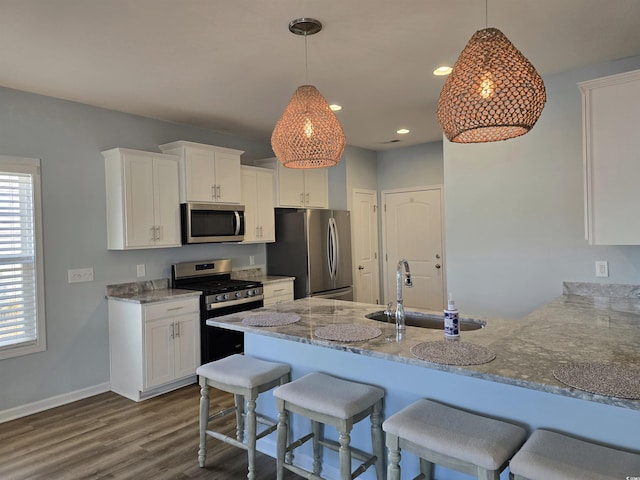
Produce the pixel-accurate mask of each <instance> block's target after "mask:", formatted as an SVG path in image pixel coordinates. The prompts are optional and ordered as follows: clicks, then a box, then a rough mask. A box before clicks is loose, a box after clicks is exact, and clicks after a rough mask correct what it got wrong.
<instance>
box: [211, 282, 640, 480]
mask: <svg viewBox="0 0 640 480" xmlns="http://www.w3.org/2000/svg"><path fill="white" fill-rule="evenodd" d="M576 293H579V294H576ZM635 293H636V292H635V291H633V292H631V295H630V296H631V298H626V299H625V298H618V297H615V298H613V297H608V296H603V295H602V293H601V292H593V291H591V290H590V286H589V285H588V284H587V285H586V286H585V285H584V284H565V294H564V295H562V296H560V297H558V298H557V299H556V300H554V301H553V302H551V303H549V304H548V305H545V306H543V307H541V308H539V309H538V310H536V311H534V312H532V313H531V314H529V315H528V316H526V317H525V318H523V319H520V320H503V319H493V318H491V319H483V320H485V321H486V327H485V328H482V329H479V330H474V331H463V332H461V341H462V342H469V343H472V344H475V345H478V346H481V347H486V348H487V349H489V350H490V351H492V352H493V353H494V354H495V359H494V360H492V361H490V362H488V363H483V364H480V365H471V366H451V365H443V364H439V363H432V362H427V361H424V360H421V359H419V358H417V357H415V356H414V355H413V354H412V353H411V347H412V346H414V345H416V344H419V343H422V342H430V341H438V340H442V338H443V332H442V331H441V330H433V329H426V328H418V327H407V329H406V333H405V334H404V336H403V338H398V337H397V336H396V331H395V325H394V324H393V323H391V324H386V323H384V322H377V321H375V320H370V319H367V318H365V315H366V314H368V313H372V312H374V311H377V310H380V309H381V308H380V306H379V305H368V304H361V303H354V302H341V301H335V300H324V299H316V298H306V299H300V300H296V301H293V302H289V303H284V304H280V305H277V306H274V307H270V308H264V309H259V310H255V311H253V312H250V313H251V314H253V315H255V314H257V313H259V312H263V313H293V314H297V315H299V316H300V320H299V321H298V322H296V323H292V324H289V325H286V326H279V327H252V326H247V325H245V324H243V322H242V320H243V318H245V317H247V312H244V314H236V315H229V316H226V317H219V318H216V319H213V320H210V324H212V325H216V326H219V327H224V328H229V329H233V330H241V331H244V332H245V351H246V353H247V354H250V355H255V356H257V357H260V358H265V359H269V360H276V361H282V362H286V363H289V364H290V365H291V366H292V374H293V378H297V377H300V376H302V375H304V374H306V373H308V372H310V371H324V372H326V373H329V374H333V375H336V376H340V377H343V378H346V379H351V380H356V381H362V382H367V383H371V384H374V385H378V386H381V387H383V388H385V390H386V396H385V412H384V414H385V417H387V416H389V415H391V414H392V413H394V412H396V411H398V410H400V409H401V408H403V407H404V406H406V405H408V404H409V403H411V402H412V401H414V400H416V399H417V398H432V399H435V400H439V401H442V402H445V403H449V404H452V405H456V406H458V407H461V408H465V409H469V410H471V411H475V412H479V413H484V414H487V415H491V416H495V417H498V418H503V419H505V420H509V421H512V422H515V423H519V424H521V425H523V426H525V427H526V428H528V429H529V431H532V430H533V429H535V428H539V427H545V428H551V429H556V430H558V431H562V432H566V433H568V434H572V435H576V436H580V437H584V438H587V439H592V440H595V441H599V442H602V443H607V444H610V445H614V446H618V447H622V448H627V449H632V450H636V451H638V450H640V437H639V436H638V432H639V431H640V400H633V399H624V398H618V397H614V396H607V395H600V394H594V393H589V392H587V391H584V390H578V389H575V388H572V387H570V386H568V385H566V384H564V383H562V382H560V381H558V380H557V379H556V378H555V377H554V374H553V371H554V369H556V368H557V367H559V366H562V365H565V364H569V363H588V362H590V363H594V364H595V363H598V364H603V363H604V364H611V363H613V364H617V365H620V366H623V367H625V368H628V369H630V371H631V372H640V350H639V349H638V345H640V308H639V307H638V304H639V303H640V300H639V299H638V298H637V296H635V297H634V296H633V294H635ZM461 316H462V317H465V315H464V310H463V311H462V312H461ZM333 324H355V325H363V326H367V327H377V328H379V329H380V330H381V335H379V336H378V337H376V338H373V339H371V340H367V341H362V342H348V343H345V342H335V341H329V340H322V339H320V338H317V336H316V335H315V332H316V331H317V330H318V329H319V328H321V327H326V326H328V325H333ZM636 380H637V382H640V376H637V377H636ZM636 386H637V385H636ZM265 397H270V395H267V396H265ZM260 408H261V409H262V410H263V411H265V412H267V413H268V414H269V415H273V414H274V407H273V399H272V398H266V399H263V401H262V404H260ZM305 427H306V426H305V425H296V424H295V423H294V429H296V428H305ZM357 427H358V426H356V428H355V429H354V432H353V436H352V439H353V441H354V444H358V443H360V444H362V446H365V445H367V435H368V431H367V428H368V427H367V426H364V427H362V429H361V431H358V428H357ZM270 441H271V439H266V440H264V442H265V443H263V444H262V446H261V447H260V448H262V449H263V451H265V453H269V454H273V452H274V451H275V445H274V444H269V443H268V442H270ZM403 458H406V459H408V458H410V454H406V455H404V454H403ZM300 461H304V458H302V459H301V460H300ZM414 466H415V468H416V469H417V460H416V461H412V460H404V461H403V478H404V474H407V475H409V474H412V473H413V474H415V472H414V471H413V467H414ZM438 468H439V467H438ZM407 478H409V477H407ZM438 478H459V477H458V476H457V474H456V473H455V472H452V471H444V472H443V473H441V474H440V476H438ZM505 478H506V477H505Z"/></svg>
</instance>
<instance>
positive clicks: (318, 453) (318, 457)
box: [311, 420, 323, 476]
mask: <svg viewBox="0 0 640 480" xmlns="http://www.w3.org/2000/svg"><path fill="white" fill-rule="evenodd" d="M311 431H312V432H313V473H314V474H315V475H318V476H319V475H320V472H321V471H322V445H320V439H321V438H322V434H323V433H322V431H323V425H322V424H321V423H320V422H316V421H315V420H311Z"/></svg>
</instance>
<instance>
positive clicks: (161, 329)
mask: <svg viewBox="0 0 640 480" xmlns="http://www.w3.org/2000/svg"><path fill="white" fill-rule="evenodd" d="M173 330H174V327H173V318H161V319H158V320H151V321H146V322H145V324H144V352H145V353H144V362H145V365H144V382H143V383H144V388H145V390H147V389H150V388H153V387H155V386H158V385H162V384H163V383H169V382H171V381H172V380H173V378H174V375H173V371H174V366H173V365H174V345H173V344H174V340H173V337H174V333H173Z"/></svg>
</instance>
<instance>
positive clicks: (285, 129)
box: [271, 85, 346, 168]
mask: <svg viewBox="0 0 640 480" xmlns="http://www.w3.org/2000/svg"><path fill="white" fill-rule="evenodd" d="M345 145H346V137H345V135H344V132H343V130H342V126H341V125H340V122H339V121H338V119H337V118H336V116H335V114H334V113H333V112H332V111H331V109H330V108H329V104H328V103H327V101H326V100H325V99H324V97H323V96H322V95H321V94H320V92H319V91H318V89H317V88H316V87H314V86H313V85H302V86H301V87H298V89H297V90H296V91H295V93H294V94H293V97H291V100H290V101H289V103H288V104H287V107H286V108H285V109H284V112H283V113H282V116H281V117H280V120H278V123H277V124H276V127H275V128H274V130H273V133H272V135H271V147H272V148H273V151H274V153H275V154H276V157H278V160H280V162H281V163H282V164H283V165H284V166H285V167H290V168H321V167H332V166H334V165H336V164H337V163H338V162H339V161H340V159H341V158H342V154H343V153H344V147H345Z"/></svg>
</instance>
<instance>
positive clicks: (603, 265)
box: [596, 260, 609, 277]
mask: <svg viewBox="0 0 640 480" xmlns="http://www.w3.org/2000/svg"><path fill="white" fill-rule="evenodd" d="M608 276H609V263H608V262H607V261H606V260H596V277H608Z"/></svg>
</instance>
